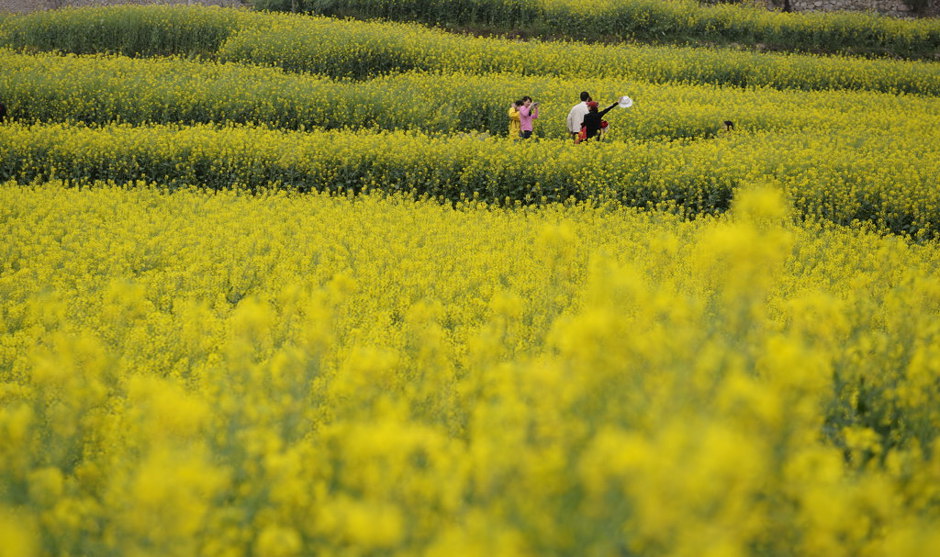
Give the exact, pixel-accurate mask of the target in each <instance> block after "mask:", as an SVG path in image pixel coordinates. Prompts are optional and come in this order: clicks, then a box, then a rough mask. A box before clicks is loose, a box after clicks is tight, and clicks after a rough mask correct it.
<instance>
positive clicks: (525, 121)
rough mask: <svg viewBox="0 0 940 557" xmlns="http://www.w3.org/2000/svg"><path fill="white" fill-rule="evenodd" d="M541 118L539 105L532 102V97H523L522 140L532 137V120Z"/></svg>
mask: <svg viewBox="0 0 940 557" xmlns="http://www.w3.org/2000/svg"><path fill="white" fill-rule="evenodd" d="M538 117H539V103H534V102H532V97H530V96H528V95H527V96H525V97H522V106H520V107H519V131H520V137H522V139H529V138H530V137H532V131H533V125H532V120H535V119H537V118H538Z"/></svg>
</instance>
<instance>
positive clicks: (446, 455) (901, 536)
mask: <svg viewBox="0 0 940 557" xmlns="http://www.w3.org/2000/svg"><path fill="white" fill-rule="evenodd" d="M787 213H788V209H787V207H786V204H785V203H784V202H782V200H781V196H780V195H779V193H777V192H775V191H773V190H772V189H766V188H765V189H760V188H758V189H755V190H753V191H750V190H749V191H747V192H744V193H741V194H740V195H739V196H738V197H737V198H736V200H735V207H734V209H733V211H732V214H731V215H729V216H726V217H723V218H721V219H710V218H704V219H700V220H697V221H694V222H677V221H676V220H674V219H671V218H669V217H668V216H665V215H662V214H640V213H634V212H630V211H625V210H612V209H611V208H590V207H587V206H584V205H582V206H578V207H572V208H562V207H558V206H555V207H546V208H543V209H541V210H539V211H527V210H520V211H502V210H495V209H492V208H481V207H477V206H476V204H466V205H463V206H461V207H459V208H456V209H455V208H451V207H449V206H446V205H440V204H436V203H430V202H422V203H411V202H408V201H406V200H403V199H401V198H397V197H393V198H379V197H376V196H359V197H357V198H356V199H347V198H344V197H327V196H325V195H303V196H299V195H283V194H265V195H254V196H251V195H242V194H240V193H239V192H215V193H212V194H207V193H205V192H202V191H199V190H186V191H177V192H176V193H174V194H173V195H167V194H166V193H165V189H159V188H147V187H139V188H134V189H122V188H115V187H106V186H105V185H103V184H99V185H97V186H95V187H89V188H82V189H79V188H66V187H62V185H61V184H55V183H52V184H39V185H37V186H36V187H28V188H24V187H17V186H13V185H10V184H6V185H0V236H2V237H3V238H4V241H3V242H2V243H0V380H2V383H0V402H2V404H0V433H2V435H3V443H0V487H2V489H0V531H2V532H3V533H4V547H5V549H8V550H10V551H13V552H14V553H15V554H16V555H18V556H23V557H32V556H33V555H67V554H70V555H148V554H150V555H153V554H158V555H162V556H172V557H175V556H191V555H206V556H222V555H232V554H240V555H244V554H251V555H257V556H259V557H275V556H282V557H283V556H285V555H292V556H296V555H339V554H342V555H359V556H365V555H376V554H382V555H394V556H402V557H405V556H408V555H412V556H413V555H428V556H430V557H452V556H453V555H472V556H483V555H513V556H521V557H526V556H530V555H531V556H539V555H554V554H558V555H583V554H599V555H610V554H618V553H621V554H622V553H634V554H643V555H689V554H703V553H706V552H712V553H717V554H723V555H726V554H731V553H734V554H739V555H750V554H768V555H822V554H825V555H831V556H836V557H859V556H861V557H869V556H871V557H875V556H879V555H892V556H897V557H908V556H914V555H918V554H921V555H922V554H924V553H927V554H933V553H935V552H936V551H937V550H940V536H938V535H937V529H936V524H937V522H938V520H940V509H938V505H937V499H936V494H937V492H936V486H937V485H940V475H938V474H940V450H938V448H940V447H938V445H937V441H936V423H937V420H940V415H938V411H940V410H938V409H940V392H938V385H940V382H938V377H940V374H938V369H937V366H936V362H937V346H940V324H938V320H937V319H936V316H937V313H938V311H940V285H938V281H937V276H938V270H940V251H938V249H937V247H936V246H935V245H923V246H913V245H910V244H907V243H905V242H904V241H903V240H901V239H898V238H892V237H887V238H886V237H881V236H878V235H875V234H870V233H865V232H864V231H861V230H851V231H849V230H840V229H834V228H830V227H826V226H819V225H810V226H809V227H808V228H801V227H794V226H791V225H789V224H788V220H789V219H788V217H787ZM859 524H877V525H878V527H877V528H874V527H872V528H867V527H859ZM706 533H707V534H708V535H706ZM754 548H760V550H759V551H755V550H754Z"/></svg>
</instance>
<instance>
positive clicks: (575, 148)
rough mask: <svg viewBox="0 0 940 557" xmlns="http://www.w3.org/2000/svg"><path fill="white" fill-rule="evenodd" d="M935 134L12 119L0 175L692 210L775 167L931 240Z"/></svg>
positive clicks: (719, 201) (847, 210)
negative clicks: (671, 137) (393, 128)
mask: <svg viewBox="0 0 940 557" xmlns="http://www.w3.org/2000/svg"><path fill="white" fill-rule="evenodd" d="M915 132H916V133H915ZM933 133H934V129H933V127H932V126H931V124H930V122H929V121H927V122H922V123H921V125H920V127H918V128H916V129H908V130H907V133H906V134H903V135H897V134H896V133H894V130H892V129H888V130H885V131H877V130H875V129H874V128H872V129H869V130H868V137H865V138H862V137H859V136H856V135H853V134H849V133H846V134H845V135H840V134H837V133H835V132H830V134H829V135H820V134H818V133H816V132H815V131H806V132H794V133H758V134H747V133H745V134H730V135H725V136H722V137H720V138H718V139H714V140H710V141H692V142H661V141H630V142H610V143H600V144H597V145H573V144H571V142H570V141H567V140H564V141H538V142H526V143H521V144H520V143H518V142H511V141H507V140H506V139H505V138H485V137H482V138H481V137H479V136H476V135H454V136H444V137H432V136H428V135H425V134H421V133H411V132H378V133H376V132H372V131H359V132H353V131H343V132H335V131H333V132H330V131H316V132H284V131H279V130H272V129H268V128H256V127H246V126H229V127H223V128H217V127H214V126H186V127H179V126H142V127H133V126H129V125H126V124H123V125H109V126H104V127H101V128H90V127H85V126H73V125H64V124H54V125H32V126H23V125H19V124H8V125H6V126H0V161H2V164H0V179H11V178H12V179H16V180H18V181H19V182H21V183H30V182H34V181H43V180H49V179H64V180H68V181H69V182H70V183H72V184H75V185H79V186H81V185H85V184H87V183H89V182H90V181H94V180H111V181H114V182H117V183H121V184H133V183H135V182H137V181H148V182H149V181H155V182H160V183H161V184H163V185H164V186H166V187H169V188H174V189H175V188H178V187H181V186H185V185H188V184H200V185H202V186H203V187H206V188H210V189H229V188H232V187H246V188H249V189H253V190H257V189H263V188H267V187H275V188H282V189H288V190H295V191H301V192H304V191H311V190H322V191H342V192H349V193H358V192H368V191H384V192H409V193H411V194H413V195H416V196H430V197H434V198H441V199H447V200H450V201H460V200H463V199H478V200H483V201H487V202H496V203H501V204H507V205H515V204H526V205H530V204H546V203H552V202H563V201H566V200H569V199H573V200H594V201H598V202H602V201H605V200H606V201H612V202H616V203H618V204H622V205H629V206H635V207H643V208H648V209H657V210H669V211H671V212H674V213H676V214H678V215H681V216H683V217H686V218H694V217H696V216H701V215H704V214H714V213H720V212H724V211H726V210H727V209H728V207H729V203H730V199H731V197H732V196H733V195H734V192H735V191H736V190H738V189H739V188H740V187H741V186H742V185H745V184H749V183H752V182H756V181H764V180H767V177H768V176H773V180H775V181H776V183H777V184H778V185H779V186H780V187H781V188H783V189H784V190H785V191H786V192H787V194H788V195H789V196H790V198H791V199H792V203H793V205H794V207H795V209H796V210H797V217H798V218H802V219H805V218H817V219H826V220H829V221H832V222H836V223H841V224H850V223H852V222H867V223H870V224H872V225H875V226H876V227H877V228H879V229H881V230H887V231H892V232H897V233H901V234H909V235H912V236H915V237H918V238H921V239H926V238H932V237H935V236H936V235H937V230H938V229H940V206H938V200H937V197H936V191H937V187H938V182H937V180H938V176H940V168H938V164H940V156H938V153H937V147H938V145H937V144H936V143H931V142H930V141H929V140H928V139H927V138H930V137H932V134H933ZM586 158H587V159H589V160H591V161H592V164H590V165H587V164H585V160H586Z"/></svg>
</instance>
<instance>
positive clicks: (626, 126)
mask: <svg viewBox="0 0 940 557" xmlns="http://www.w3.org/2000/svg"><path fill="white" fill-rule="evenodd" d="M0 63H2V64H3V65H4V67H5V69H6V71H5V72H4V73H3V74H2V75H0V97H2V98H3V99H5V104H6V105H7V107H8V110H9V112H10V115H11V117H13V118H14V119H16V120H25V121H73V122H76V121H77V122H85V123H89V124H92V123H107V122H114V121H121V122H130V123H145V122H159V123H171V122H179V123H195V122H202V123H205V122H216V123H226V122H233V123H245V122H253V123H256V124H266V125H269V126H273V127H282V128H290V129H304V128H312V127H317V128H327V129H331V128H382V129H417V130H422V131H426V132H436V133H454V132H469V131H479V132H488V133H490V134H503V133H505V131H504V130H505V127H506V125H505V124H506V110H505V108H506V104H507V99H514V98H519V97H521V96H522V95H524V94H529V95H531V96H534V97H535V98H538V99H540V101H542V118H540V120H539V122H538V126H537V130H536V132H537V135H538V136H541V137H553V138H563V137H568V133H567V130H566V128H565V116H566V115H567V112H568V109H569V108H570V106H571V104H572V103H573V102H575V101H573V100H572V99H575V100H576V99H577V94H578V92H580V91H581V90H583V89H585V88H587V89H588V90H590V91H591V92H592V93H593V94H594V95H595V96H596V97H597V98H598V99H616V98H619V97H620V96H621V95H623V94H624V93H625V92H628V93H629V94H630V95H632V96H633V97H634V98H635V100H636V103H635V105H634V107H632V108H631V109H629V110H626V111H619V110H618V111H617V112H616V113H615V114H611V118H610V119H611V121H613V122H614V123H615V125H614V126H612V132H611V133H610V135H609V138H610V139H612V140H617V139H621V138H669V139H675V138H703V137H706V138H707V137H714V136H715V135H717V134H718V133H719V131H721V130H723V125H722V122H723V121H724V120H728V119H731V120H733V121H734V122H736V124H737V129H739V130H749V131H759V130H774V131H788V130H806V131H812V132H814V133H817V134H820V135H835V134H837V133H838V134H839V135H842V132H843V131H845V130H851V132H850V133H851V134H853V135H856V136H857V141H862V142H864V141H865V140H866V137H867V136H869V135H870V134H872V133H881V132H890V133H894V134H896V135H898V136H901V137H905V138H911V139H919V138H920V134H922V133H924V130H929V129H930V128H931V127H936V126H937V125H940V124H938V118H940V101H938V99H937V98H936V97H922V96H916V95H892V94H883V93H873V92H863V91H851V92H850V91H777V90H772V89H765V88H754V89H738V88H731V87H717V86H713V85H707V84H704V85H702V84H698V85H696V84H655V83H650V82H645V81H627V80H623V79H600V78H588V79H569V78H551V77H522V78H520V77H517V76H512V75H506V74H466V73H457V74H428V73H406V74H396V75H390V76H385V77H380V78H375V79H370V80H366V81H348V80H332V79H326V78H324V77H319V76H312V75H297V74H289V73H285V72H282V71H279V70H277V69H274V68H259V67H254V66H245V65H241V64H233V63H228V64H220V63H202V62H197V61H190V60H181V59H145V60H138V59H130V58H126V57H120V56H93V57H87V56H82V57H76V56H56V55H50V54H39V55H24V54H18V53H13V52H10V51H4V50H0ZM931 134H932V132H931ZM852 141H856V139H854V138H853V139H852ZM922 141H927V142H929V141H930V139H929V138H925V139H923V140H922Z"/></svg>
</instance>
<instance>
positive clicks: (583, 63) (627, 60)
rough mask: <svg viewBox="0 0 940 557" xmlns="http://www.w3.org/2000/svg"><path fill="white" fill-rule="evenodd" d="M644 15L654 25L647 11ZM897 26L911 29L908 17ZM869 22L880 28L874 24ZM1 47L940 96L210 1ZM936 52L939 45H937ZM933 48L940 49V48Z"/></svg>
mask: <svg viewBox="0 0 940 557" xmlns="http://www.w3.org/2000/svg"><path fill="white" fill-rule="evenodd" d="M580 4H584V3H583V2H581V3H579V5H580ZM832 17H838V16H832ZM850 17H851V16H850ZM856 17H864V16H861V15H857V16H856ZM568 19H570V18H567V16H566V20H568ZM882 19H884V20H885V21H891V20H889V19H887V18H882ZM639 21H640V22H641V24H643V25H645V23H642V18H641V19H640V20H639ZM897 25H902V26H906V25H908V22H904V23H897ZM911 25H917V24H916V23H913V24H911ZM867 29H869V31H870V26H869V27H868V28H867ZM905 29H906V30H908V31H909V30H910V29H913V27H910V28H908V27H905ZM817 33H818V31H813V32H811V34H814V35H815V34H817ZM905 33H907V31H905ZM788 40H789V39H788ZM840 40H842V39H840ZM876 42H878V41H876ZM842 43H843V44H844V43H845V41H844V40H842ZM879 44H884V41H883V40H880V43H879ZM0 45H5V46H7V47H10V48H15V49H27V50H35V49H39V50H55V51H60V52H71V53H76V54H91V53H108V52H109V53H122V54H126V55H129V56H151V55H160V54H172V55H179V56H186V57H192V56H197V57H210V58H219V59H222V60H230V61H239V62H246V63H254V64H264V65H276V66H279V67H282V68H285V69H288V70H291V71H304V72H314V73H322V74H328V75H332V76H335V77H355V78H368V77H373V76H375V75H379V74H387V73H393V72H399V71H405V70H414V69H418V70H425V71H434V72H455V71H462V72H471V73H479V72H511V73H513V74H516V75H553V76H559V77H583V76H585V75H592V76H604V77H618V78H622V79H640V80H643V81H651V82H657V83H667V82H679V83H713V84H724V85H733V86H738V87H754V86H758V87H760V86H764V87H772V88H777V89H804V90H820V89H821V90H828V89H849V90H872V91H883V92H892V93H894V92H907V93H916V94H927V95H937V94H938V92H940V81H938V80H940V77H938V73H937V64H936V62H929V61H926V62H917V61H903V60H888V59H885V60H864V59H859V58H853V57H847V56H828V57H822V56H814V55H797V54H773V53H760V52H744V51H740V50H736V49H728V48H696V47H657V46H643V45H627V44H614V45H591V44H582V43H576V42H571V41H561V42H540V41H524V42H522V41H511V40H505V39H495V38H481V37H468V36H457V35H453V34H449V33H445V32H443V31H441V30H437V29H429V28H427V27H424V26H420V25H413V24H401V23H381V22H358V21H343V20H337V19H331V18H322V17H309V16H302V15H287V14H268V13H250V12H243V11H237V10H230V9H207V8H199V7H179V6H173V7H153V6H147V7H137V6H133V7H132V6H126V7H113V8H89V9H78V10H63V11H55V12H44V13H40V14H30V15H25V16H16V17H12V18H9V20H7V21H5V22H3V24H2V25H0ZM933 48H934V51H935V50H936V47H933ZM931 56H932V57H936V52H934V53H933V54H932V55H931ZM928 58H930V57H928Z"/></svg>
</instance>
